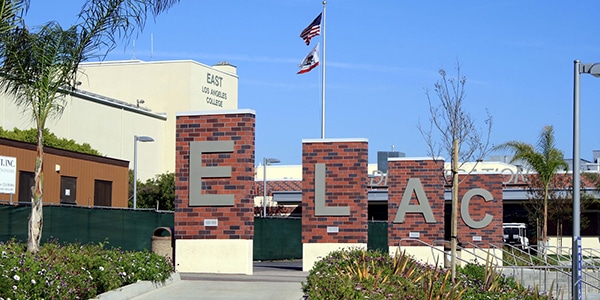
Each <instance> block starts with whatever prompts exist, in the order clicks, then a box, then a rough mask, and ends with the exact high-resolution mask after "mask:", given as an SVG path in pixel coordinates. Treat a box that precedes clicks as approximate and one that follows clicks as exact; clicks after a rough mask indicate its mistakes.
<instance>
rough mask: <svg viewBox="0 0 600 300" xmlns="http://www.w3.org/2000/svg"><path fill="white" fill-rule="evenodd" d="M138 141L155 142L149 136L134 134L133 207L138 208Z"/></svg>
mask: <svg viewBox="0 0 600 300" xmlns="http://www.w3.org/2000/svg"><path fill="white" fill-rule="evenodd" d="M137 142H154V139H153V138H152V137H149V136H145V135H142V136H137V135H134V136H133V209H137V169H138V168H137Z"/></svg>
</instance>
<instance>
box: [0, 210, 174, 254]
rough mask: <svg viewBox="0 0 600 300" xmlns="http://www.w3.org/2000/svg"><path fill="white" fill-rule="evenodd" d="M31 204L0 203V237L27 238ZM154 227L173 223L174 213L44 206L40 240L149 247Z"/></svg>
mask: <svg viewBox="0 0 600 300" xmlns="http://www.w3.org/2000/svg"><path fill="white" fill-rule="evenodd" d="M30 212H31V207H30V206H0V240H2V241H6V240H9V239H11V238H15V239H17V240H19V241H23V242H25V241H27V222H28V219H29V214H30ZM157 227H171V228H172V227H173V213H158V212H155V211H148V210H135V211H134V210H127V209H99V208H85V207H76V206H72V207H71V206H45V207H44V226H43V231H42V243H44V242H45V241H47V240H49V239H57V240H58V241H59V242H69V243H72V242H80V243H83V244H87V243H100V242H105V241H108V247H119V248H121V249H123V250H144V249H146V250H150V249H151V248H152V234H153V232H154V229H155V228H157Z"/></svg>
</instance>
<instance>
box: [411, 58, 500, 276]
mask: <svg viewBox="0 0 600 300" xmlns="http://www.w3.org/2000/svg"><path fill="white" fill-rule="evenodd" d="M439 74H440V76H441V77H442V79H441V80H439V81H437V82H436V83H435V84H434V85H433V87H434V88H433V91H434V95H435V96H437V98H438V100H439V103H438V104H434V103H433V101H432V96H431V94H430V92H429V90H428V89H425V94H426V95H427V100H428V102H429V112H430V118H429V121H430V122H429V123H430V126H429V128H428V129H424V128H423V126H422V125H421V124H420V123H419V124H418V125H417V128H418V129H419V131H420V132H421V135H422V136H423V138H424V139H425V142H426V143H427V145H428V147H429V153H428V155H431V156H432V157H433V159H434V160H435V161H439V160H438V157H440V156H441V154H443V153H445V154H449V155H450V157H451V160H450V176H447V173H446V171H445V170H444V168H442V172H443V174H442V176H443V177H444V180H446V183H448V184H451V185H452V226H451V230H450V247H451V262H450V266H451V274H452V280H453V281H454V280H455V279H456V248H457V244H458V236H457V235H458V188H459V184H460V182H459V180H458V179H459V178H458V175H459V174H458V172H459V169H460V168H461V166H462V165H463V164H464V163H466V162H469V161H471V162H472V161H480V160H482V159H483V157H484V156H485V155H487V154H488V153H489V152H490V151H491V147H490V143H489V141H490V133H491V130H492V117H491V116H490V115H489V114H488V115H487V118H486V119H485V120H484V123H485V125H486V129H487V132H486V133H483V132H481V131H480V130H479V129H478V128H477V126H476V122H475V119H473V118H472V117H471V115H470V114H469V113H467V112H466V111H465V110H464V99H465V98H466V94H465V84H466V82H467V79H466V77H464V76H462V75H461V73H460V64H458V63H457V64H456V78H451V77H450V78H449V77H448V76H447V74H446V71H445V70H444V69H440V70H439Z"/></svg>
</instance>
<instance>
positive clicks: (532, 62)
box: [27, 0, 600, 164]
mask: <svg viewBox="0 0 600 300" xmlns="http://www.w3.org/2000/svg"><path fill="white" fill-rule="evenodd" d="M73 3H77V5H73ZM321 3H322V2H321V1H316V0H311V1H308V0H284V1H281V0H279V1H274V0H253V1H245V0H220V1H197V0H182V1H181V3H179V4H178V5H176V6H175V7H173V8H172V9H171V10H169V11H168V13H166V14H163V15H160V16H158V18H156V20H155V22H153V21H152V20H150V21H149V22H148V24H147V26H146V28H145V30H144V31H143V32H142V33H141V34H139V35H138V37H137V39H136V42H135V45H136V47H135V54H134V51H133V47H132V46H131V42H129V43H122V44H121V45H120V46H118V47H117V49H115V50H114V51H113V52H112V53H110V54H109V56H108V57H107V59H108V60H117V59H131V58H133V57H134V56H135V58H137V59H141V60H145V61H150V60H154V61H159V60H179V59H191V60H195V61H198V62H200V63H203V64H207V65H213V64H215V63H217V62H219V61H228V62H230V63H231V64H233V65H235V66H237V73H238V75H239V104H238V106H239V108H244V109H245V108H248V109H253V110H255V111H256V161H257V164H258V163H259V162H260V161H262V158H263V157H265V156H266V157H274V158H278V159H280V160H281V162H282V164H300V163H301V161H302V156H301V155H302V140H303V139H318V138H320V137H321V69H320V68H319V69H315V70H313V71H311V72H309V73H307V74H303V75H297V74H296V72H297V71H298V64H299V63H300V62H301V61H302V59H303V58H304V56H305V55H306V54H307V53H308V52H309V51H310V50H311V49H312V47H313V45H314V43H316V42H322V36H318V37H316V38H314V39H313V42H312V43H311V46H306V45H305V44H304V42H303V40H302V39H300V38H299V34H300V31H302V29H303V28H304V27H306V26H307V25H308V24H309V23H310V22H311V21H312V20H313V19H314V18H315V17H316V16H317V15H318V14H319V13H320V12H321V11H322V4H321ZM82 4H83V1H73V0H68V1H67V0H54V1H47V0H31V8H30V11H29V14H28V18H27V22H28V25H29V26H34V25H39V24H41V23H44V22H46V21H49V20H56V21H58V22H59V23H60V24H61V25H63V26H65V27H66V26H68V25H71V24H73V23H74V22H75V21H76V17H75V16H76V14H77V12H78V11H79V9H80V7H81V5H82ZM599 9H600V2H598V1H588V0H585V1H541V0H538V1H481V0H479V1H475V0H469V1H404V0H398V1H396V0H380V1H357V0H330V1H328V3H327V15H326V21H327V24H326V26H327V28H326V32H327V33H326V34H327V36H326V38H327V41H326V43H327V47H326V82H327V86H326V95H327V96H326V138H367V139H368V140H369V162H376V159H377V156H376V155H377V151H389V150H390V149H391V147H392V145H393V146H394V147H395V150H397V151H401V152H404V153H406V155H407V156H418V157H423V156H427V145H426V143H425V141H424V139H423V138H422V136H421V135H420V133H419V131H418V129H417V124H418V123H419V122H422V123H427V122H428V120H429V110H428V104H427V97H426V95H425V92H424V90H425V88H429V89H432V88H433V84H434V83H435V82H436V81H437V80H439V79H440V77H439V75H438V72H437V71H438V70H439V69H440V68H445V69H446V70H447V71H448V73H449V74H450V75H454V74H455V71H454V68H455V66H456V63H457V62H459V63H460V65H461V72H462V74H463V75H464V76H466V78H467V85H466V94H467V95H466V98H465V107H466V110H467V111H468V112H469V113H471V115H472V116H473V117H474V118H475V119H476V121H477V122H479V124H480V125H481V126H483V121H484V119H485V116H486V115H485V113H486V109H487V110H488V111H489V113H490V115H491V116H492V117H493V119H494V124H493V128H492V136H491V140H492V142H493V144H496V145H497V144H501V143H503V142H506V141H509V140H518V141H523V142H527V143H532V144H535V143H536V142H537V139H538V136H539V134H540V132H541V131H542V128H543V127H544V126H545V125H552V126H554V128H555V132H556V140H557V147H558V148H559V149H560V150H562V151H564V153H565V157H567V158H569V157H572V151H573V150H572V148H573V147H572V146H573V140H572V133H573V76H574V75H573V74H574V71H573V61H574V60H575V59H579V60H581V61H582V62H584V63H592V62H600V35H599V34H598V33H599V32H600V18H597V16H596V15H597V12H598V11H599ZM151 35H152V36H153V41H154V42H153V47H151V42H150V41H151V38H150V36H151ZM151 49H153V51H151ZM599 117H600V79H599V78H594V77H592V76H590V75H582V76H581V157H582V158H584V159H590V160H591V158H592V150H595V149H600V138H599V137H600V130H599V128H600V126H598V124H599V123H598V122H596V121H597V120H598V119H599ZM92 146H93V145H92Z"/></svg>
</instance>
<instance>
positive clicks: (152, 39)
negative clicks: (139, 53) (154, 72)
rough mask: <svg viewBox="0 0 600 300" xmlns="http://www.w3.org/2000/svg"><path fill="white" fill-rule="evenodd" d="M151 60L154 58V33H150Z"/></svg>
mask: <svg viewBox="0 0 600 300" xmlns="http://www.w3.org/2000/svg"><path fill="white" fill-rule="evenodd" d="M150 60H151V61H152V60H154V33H150Z"/></svg>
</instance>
